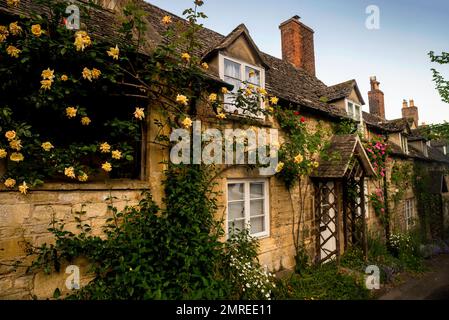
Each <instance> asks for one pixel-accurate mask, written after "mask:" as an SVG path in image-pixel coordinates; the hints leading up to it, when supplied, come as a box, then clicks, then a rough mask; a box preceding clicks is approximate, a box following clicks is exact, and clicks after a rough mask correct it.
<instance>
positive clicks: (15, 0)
mask: <svg viewBox="0 0 449 320" xmlns="http://www.w3.org/2000/svg"><path fill="white" fill-rule="evenodd" d="M6 3H7V4H8V6H14V7H18V6H19V4H20V0H7V1H6Z"/></svg>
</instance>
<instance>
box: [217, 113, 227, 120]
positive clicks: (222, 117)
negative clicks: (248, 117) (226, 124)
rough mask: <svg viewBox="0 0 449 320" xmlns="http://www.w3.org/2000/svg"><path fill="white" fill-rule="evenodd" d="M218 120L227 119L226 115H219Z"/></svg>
mask: <svg viewBox="0 0 449 320" xmlns="http://www.w3.org/2000/svg"><path fill="white" fill-rule="evenodd" d="M217 118H218V119H226V114H224V113H222V112H220V113H219V114H217Z"/></svg>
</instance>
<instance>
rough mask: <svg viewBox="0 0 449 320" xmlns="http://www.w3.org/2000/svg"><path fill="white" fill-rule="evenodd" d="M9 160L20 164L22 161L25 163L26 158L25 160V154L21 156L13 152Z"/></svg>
mask: <svg viewBox="0 0 449 320" xmlns="http://www.w3.org/2000/svg"><path fill="white" fill-rule="evenodd" d="M9 159H11V161H14V162H20V161H23V160H24V159H25V158H24V156H23V154H21V153H19V152H13V153H12V154H11V156H10V157H9Z"/></svg>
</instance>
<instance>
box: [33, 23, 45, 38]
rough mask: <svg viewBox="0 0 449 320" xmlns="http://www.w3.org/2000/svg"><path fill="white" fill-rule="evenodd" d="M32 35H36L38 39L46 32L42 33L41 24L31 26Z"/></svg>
mask: <svg viewBox="0 0 449 320" xmlns="http://www.w3.org/2000/svg"><path fill="white" fill-rule="evenodd" d="M31 33H32V34H34V35H35V36H36V37H40V36H41V35H42V33H44V32H43V31H42V28H41V25H40V24H34V25H32V26H31Z"/></svg>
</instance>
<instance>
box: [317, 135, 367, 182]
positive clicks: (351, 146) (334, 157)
mask: <svg viewBox="0 0 449 320" xmlns="http://www.w3.org/2000/svg"><path fill="white" fill-rule="evenodd" d="M353 157H357V158H358V159H359V160H360V162H361V164H362V167H363V170H364V173H365V176H369V177H371V176H374V175H376V173H375V172H374V169H373V166H372V165H371V162H370V160H369V158H368V155H367V154H366V152H365V149H364V148H363V145H362V142H361V141H360V138H359V137H358V135H356V134H354V135H338V136H334V137H333V138H332V140H331V144H330V146H329V150H328V154H327V155H326V157H322V158H321V159H320V161H319V162H320V166H319V167H318V169H316V170H315V171H314V172H313V173H312V174H311V178H318V179H339V178H343V177H344V176H345V175H346V173H347V171H348V169H349V167H350V163H351V159H352V158H353Z"/></svg>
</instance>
